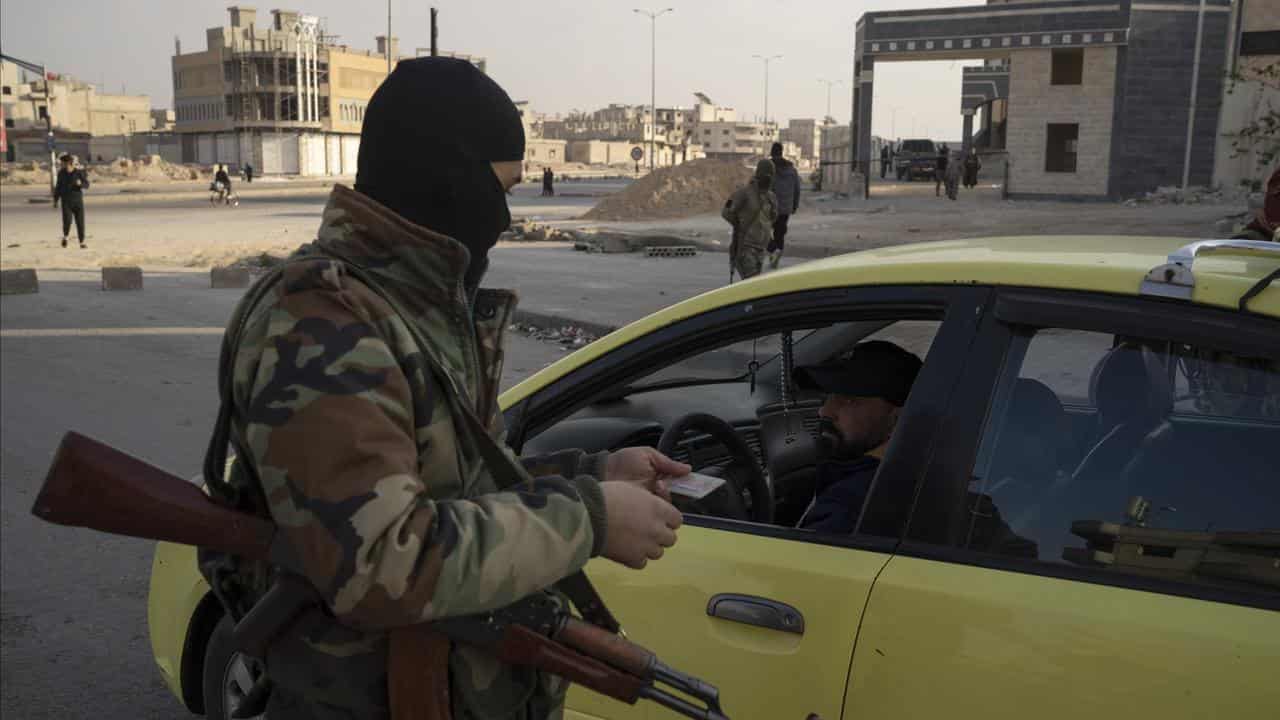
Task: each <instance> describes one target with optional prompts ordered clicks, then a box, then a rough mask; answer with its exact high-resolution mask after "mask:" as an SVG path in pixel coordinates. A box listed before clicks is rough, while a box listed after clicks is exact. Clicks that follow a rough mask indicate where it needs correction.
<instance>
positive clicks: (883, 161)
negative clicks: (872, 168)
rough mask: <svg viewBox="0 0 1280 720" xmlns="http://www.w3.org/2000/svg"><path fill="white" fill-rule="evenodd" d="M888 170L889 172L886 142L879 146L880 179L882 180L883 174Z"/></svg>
mask: <svg viewBox="0 0 1280 720" xmlns="http://www.w3.org/2000/svg"><path fill="white" fill-rule="evenodd" d="M888 172H889V146H888V145H887V144H886V145H881V146H880V179H881V180H883V179H884V176H885V175H886V174H887V173H888Z"/></svg>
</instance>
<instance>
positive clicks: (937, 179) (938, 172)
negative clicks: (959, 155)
mask: <svg viewBox="0 0 1280 720" xmlns="http://www.w3.org/2000/svg"><path fill="white" fill-rule="evenodd" d="M950 152H951V151H950V150H948V149H947V145H946V143H943V144H942V147H940V148H938V159H937V160H935V161H934V167H933V181H934V182H933V195H934V197H942V185H943V183H945V182H946V181H947V164H948V160H949V153H950Z"/></svg>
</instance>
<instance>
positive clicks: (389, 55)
mask: <svg viewBox="0 0 1280 720" xmlns="http://www.w3.org/2000/svg"><path fill="white" fill-rule="evenodd" d="M386 51H387V76H388V77H390V75H391V0H387V46H386Z"/></svg>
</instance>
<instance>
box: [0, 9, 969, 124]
mask: <svg viewBox="0 0 1280 720" xmlns="http://www.w3.org/2000/svg"><path fill="white" fill-rule="evenodd" d="M982 2H983V0H844V1H837V0H787V1H786V2H784V1H783V0H772V1H766V0H737V1H733V2H730V1H726V0H666V2H664V3H661V4H654V5H645V4H637V0H543V1H541V2H538V1H537V0H436V2H435V3H434V4H435V6H436V7H438V8H439V10H440V25H441V29H440V45H441V47H442V48H444V49H448V50H458V51H460V52H467V53H473V54H477V55H483V56H485V57H487V58H488V59H489V72H490V74H491V75H493V77H494V78H495V79H496V80H498V82H500V83H502V85H503V86H504V87H505V88H506V89H507V91H508V92H509V93H510V94H511V96H512V97H513V98H515V99H518V100H529V101H530V102H531V104H532V106H533V109H534V110H536V111H541V112H553V113H554V112H568V111H570V110H573V109H579V110H589V109H594V108H597V107H601V106H604V105H606V104H608V103H610V102H621V103H648V102H649V45H650V31H649V20H648V18H646V17H643V16H641V15H637V14H635V13H634V12H632V9H633V8H637V7H644V8H652V9H661V8H663V7H668V6H671V7H674V8H675V11H674V12H671V13H668V14H666V15H664V16H662V17H661V18H659V20H658V37H657V41H658V67H657V100H658V104H659V105H660V106H661V105H682V106H691V105H692V104H693V103H694V97H693V93H694V92H703V93H706V94H707V95H709V96H710V97H711V98H712V99H713V100H715V101H716V102H717V103H719V104H722V105H729V106H731V107H734V108H737V110H738V112H739V117H744V116H745V117H754V116H758V115H761V114H762V113H763V110H764V108H763V105H764V70H763V64H762V63H761V62H760V61H759V60H755V59H753V58H752V57H751V56H752V55H753V54H760V55H778V54H780V55H783V58H782V59H781V60H775V61H773V62H772V63H771V65H770V67H771V71H770V78H769V114H770V116H771V117H773V118H775V119H778V120H782V121H785V120H786V119H788V118H792V117H818V118H820V117H822V115H823V114H824V113H825V111H826V102H827V100H826V98H827V90H826V86H825V85H823V84H821V83H819V81H818V80H819V78H827V79H832V80H842V81H843V84H842V85H839V86H836V87H835V88H834V89H833V90H832V93H831V112H832V114H833V115H835V117H836V118H837V119H839V120H840V121H841V122H847V121H848V119H849V107H850V93H849V89H850V88H849V80H850V76H851V75H852V72H853V68H852V62H853V60H852V56H853V26H854V23H855V22H856V21H857V19H858V17H859V16H860V15H861V14H862V13H864V12H868V11H871V10H892V9H908V8H922V7H939V6H954V5H978V4H982ZM231 4H232V3H231V2H226V1H225V0H220V1H216V2H215V1H210V0H4V1H3V2H0V48H3V51H4V52H5V54H8V55H13V56H16V57H19V58H22V59H24V60H30V61H33V62H37V63H39V62H43V63H45V64H46V65H48V66H49V67H50V68H51V69H53V70H55V71H61V72H66V73H70V74H72V75H75V76H77V77H79V78H81V79H83V80H86V81H88V82H92V83H98V84H105V86H106V88H107V89H108V90H109V91H111V92H120V90H121V88H122V87H127V89H128V91H129V92H131V93H146V94H149V95H150V96H151V102H152V105H153V106H155V107H172V103H173V87H172V80H171V76H170V72H169V67H170V65H169V58H170V56H171V55H172V54H173V40H174V35H175V34H176V35H177V36H178V37H180V38H181V40H182V47H183V49H184V50H185V51H187V52H191V51H197V50H203V49H204V47H205V37H204V32H205V29H206V28H209V27H214V26H218V25H223V24H226V23H227V22H228V16H227V11H226V8H227V6H229V5H231ZM246 4H249V3H246ZM431 5H432V0H412V1H410V0H391V14H392V34H393V35H395V36H397V37H399V38H400V46H401V48H402V52H405V53H406V54H411V53H412V52H413V48H415V47H425V46H427V45H429V44H430V32H429V29H428V28H429V10H428V9H429V8H430V7H431ZM254 7H257V9H258V12H259V22H262V20H263V18H265V17H269V15H268V11H269V10H270V9H271V8H273V7H284V8H288V9H296V10H299V11H301V12H304V13H308V14H312V15H318V16H321V17H323V18H326V20H327V22H328V28H329V32H330V33H336V34H338V35H340V36H341V40H340V42H343V43H346V44H349V45H351V46H353V47H360V48H368V49H372V48H373V46H374V40H373V38H374V36H375V35H378V34H381V33H384V32H386V22H387V16H386V12H387V3H386V2H385V0H381V1H380V0H372V1H369V2H364V1H360V2H357V1H355V0H346V1H343V0H279V1H277V0H272V1H271V2H270V4H265V3H264V4H259V5H256V6H254ZM962 64H963V63H953V62H950V61H947V62H936V63H882V64H881V65H880V66H878V67H877V68H876V85H875V94H876V98H875V102H876V113H875V118H874V121H873V123H872V126H873V132H875V133H876V134H879V135H889V134H890V131H891V130H896V133H897V135H899V136H903V135H910V134H912V125H913V123H914V127H915V134H917V135H930V136H933V137H944V138H947V139H952V138H958V137H959V136H960V122H961V121H960V112H959V107H960V72H961V71H960V66H961V65H962ZM891 107H896V108H897V109H896V111H891V110H890V108H891ZM891 125H892V126H893V127H891Z"/></svg>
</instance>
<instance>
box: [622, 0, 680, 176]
mask: <svg viewBox="0 0 1280 720" xmlns="http://www.w3.org/2000/svg"><path fill="white" fill-rule="evenodd" d="M674 11H675V8H663V9H662V10H658V11H657V12H654V11H653V10H641V9H639V8H633V9H632V12H637V13H640V14H641V15H644V16H645V17H647V18H649V172H653V158H654V149H653V139H654V135H657V130H658V108H657V105H658V90H657V87H658V18H660V17H662V16H663V15H666V14H667V13H669V12H674Z"/></svg>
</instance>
